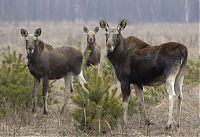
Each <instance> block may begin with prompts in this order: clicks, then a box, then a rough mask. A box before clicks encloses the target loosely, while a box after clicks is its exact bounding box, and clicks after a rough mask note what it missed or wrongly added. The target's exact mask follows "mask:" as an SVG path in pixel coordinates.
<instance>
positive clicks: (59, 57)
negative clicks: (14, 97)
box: [21, 28, 86, 114]
mask: <svg viewBox="0 0 200 137" xmlns="http://www.w3.org/2000/svg"><path fill="white" fill-rule="evenodd" d="M40 34H41V29H40V28H38V29H37V30H36V31H35V33H34V34H30V35H29V34H28V32H27V31H26V30H25V29H21V35H22V36H23V37H24V38H25V41H26V51H27V59H28V68H29V71H30V73H31V74H32V75H33V76H34V88H33V98H32V103H33V109H32V111H33V112H35V111H36V102H37V90H38V86H39V83H40V80H41V79H42V82H43V91H42V95H43V100H44V114H48V110H47V90H48V80H53V79H60V78H62V77H64V79H65V85H66V89H67V90H71V91H73V86H72V76H74V78H75V80H76V81H77V82H79V83H80V84H81V85H82V87H83V88H84V83H86V81H85V79H84V77H83V75H82V71H81V66H82V60H83V55H82V53H81V52H80V51H78V50H76V49H75V48H73V47H65V46H63V47H58V48H53V47H52V46H51V45H49V44H47V43H45V42H43V41H41V40H39V39H38V36H40ZM65 94H66V93H65ZM65 106H66V95H65V102H64V105H63V107H62V111H61V112H62V113H63V112H64V111H65Z"/></svg>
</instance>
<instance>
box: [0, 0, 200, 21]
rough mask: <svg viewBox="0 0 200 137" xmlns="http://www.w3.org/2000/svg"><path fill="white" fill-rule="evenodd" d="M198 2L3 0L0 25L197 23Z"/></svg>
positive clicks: (195, 0)
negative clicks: (124, 20) (122, 21)
mask: <svg viewBox="0 0 200 137" xmlns="http://www.w3.org/2000/svg"><path fill="white" fill-rule="evenodd" d="M199 6H200V5H199V0H0V22H19V21H52V22H57V21H72V22H74V21H84V22H87V21H95V20H97V19H99V18H106V19H108V20H109V21H116V20H119V19H120V18H127V19H128V20H129V21H130V22H132V23H138V22H186V23H187V22H198V21H199Z"/></svg>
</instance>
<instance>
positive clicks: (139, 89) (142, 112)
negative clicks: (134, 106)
mask: <svg viewBox="0 0 200 137" xmlns="http://www.w3.org/2000/svg"><path fill="white" fill-rule="evenodd" d="M134 86H135V91H136V96H137V98H138V104H139V111H140V115H141V121H142V119H143V118H144V120H145V124H146V125H147V126H150V124H151V123H150V121H149V119H148V117H147V113H146V109H145V103H144V96H143V87H142V86H141V85H134Z"/></svg>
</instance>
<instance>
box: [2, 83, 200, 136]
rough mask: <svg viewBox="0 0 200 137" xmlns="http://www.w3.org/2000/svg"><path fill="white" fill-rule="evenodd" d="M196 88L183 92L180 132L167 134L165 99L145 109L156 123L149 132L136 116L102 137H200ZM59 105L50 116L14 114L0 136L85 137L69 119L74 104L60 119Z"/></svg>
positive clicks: (3, 122) (166, 104) (69, 102)
mask: <svg viewBox="0 0 200 137" xmlns="http://www.w3.org/2000/svg"><path fill="white" fill-rule="evenodd" d="M199 86H200V84H199V85H197V86H195V87H192V86H190V87H184V88H183V95H184V98H183V104H182V115H181V128H180V131H179V130H178V129H177V128H175V127H173V128H172V130H170V131H166V130H165V126H166V122H167V117H168V116H167V113H168V99H167V98H165V99H164V100H162V102H161V103H160V104H158V105H156V106H150V105H149V106H148V104H146V107H147V108H148V110H147V111H148V115H149V117H150V119H151V120H152V121H153V122H154V123H155V125H152V126H150V127H149V128H148V130H147V128H146V127H143V128H140V126H139V119H140V115H139V114H134V115H133V116H131V117H129V121H128V124H127V126H126V127H125V128H124V129H123V128H122V124H121V123H119V127H118V128H117V129H116V130H115V131H112V132H110V133H109V134H107V135H105V136H116V137H118V136H124V137H133V136H134V137H142V136H147V135H149V136H159V137H169V136H185V137H198V136H200V131H199V125H200V119H199V116H200V113H199V110H200V109H199V101H200V99H199ZM57 92H58V93H56V94H57V95H59V96H60V98H62V95H63V92H60V91H57ZM61 105H62V103H58V104H57V105H56V104H54V105H49V110H50V114H49V115H48V116H46V115H43V113H42V110H41V109H38V111H37V113H36V114H32V113H31V112H23V111H22V112H20V113H17V112H13V113H10V114H8V115H7V116H6V118H5V119H4V120H3V121H1V124H0V136H15V135H16V136H54V137H55V136H70V137H71V136H88V135H86V134H84V133H83V132H81V131H80V130H78V129H77V128H76V127H75V125H76V124H77V123H76V122H75V121H74V120H73V119H72V118H71V116H70V112H71V109H73V104H72V102H71V101H70V97H69V101H68V111H67V113H66V114H65V115H60V113H59V112H60V108H61ZM174 118H175V119H176V105H175V108H174Z"/></svg>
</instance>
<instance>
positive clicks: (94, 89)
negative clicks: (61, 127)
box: [72, 68, 123, 134]
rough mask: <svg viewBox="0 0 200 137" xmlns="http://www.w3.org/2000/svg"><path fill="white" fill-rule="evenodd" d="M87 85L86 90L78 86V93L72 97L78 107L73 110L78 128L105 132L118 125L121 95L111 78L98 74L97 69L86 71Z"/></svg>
mask: <svg viewBox="0 0 200 137" xmlns="http://www.w3.org/2000/svg"><path fill="white" fill-rule="evenodd" d="M85 74H89V75H86V76H87V78H88V79H87V82H88V83H87V85H86V89H87V90H88V91H84V90H83V89H82V88H81V87H79V86H77V95H75V96H74V97H73V98H72V101H73V102H74V103H75V104H76V106H77V108H75V110H74V111H73V112H72V116H73V118H74V119H75V120H76V121H77V122H78V125H77V126H78V128H80V129H81V130H83V131H84V132H87V133H93V134H97V133H105V132H107V131H109V130H110V128H111V129H112V128H114V127H115V126H116V125H117V121H118V120H119V118H120V117H121V116H122V112H123V111H122V105H121V100H120V97H119V96H117V95H116V93H117V89H116V88H113V89H111V87H110V82H111V78H110V77H104V78H103V77H102V76H100V75H98V72H97V69H95V68H90V69H87V72H85Z"/></svg>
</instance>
